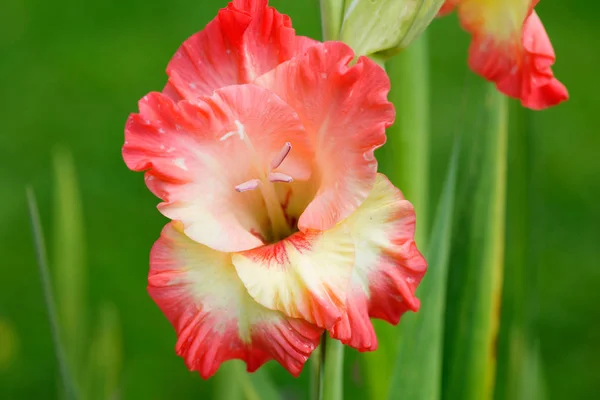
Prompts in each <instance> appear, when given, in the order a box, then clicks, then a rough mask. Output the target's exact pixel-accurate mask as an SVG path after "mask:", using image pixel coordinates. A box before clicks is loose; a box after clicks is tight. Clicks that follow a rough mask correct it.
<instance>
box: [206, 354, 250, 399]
mask: <svg viewBox="0 0 600 400" xmlns="http://www.w3.org/2000/svg"><path fill="white" fill-rule="evenodd" d="M245 373H246V372H245V371H244V365H243V362H241V361H240V360H230V361H227V362H226V363H223V364H222V365H221V367H220V368H219V371H218V372H217V374H216V375H215V379H214V381H215V388H214V396H213V397H212V398H213V399H215V400H242V399H243V398H244V388H243V381H244V379H245V378H244V374H245Z"/></svg>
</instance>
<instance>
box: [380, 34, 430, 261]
mask: <svg viewBox="0 0 600 400" xmlns="http://www.w3.org/2000/svg"><path fill="white" fill-rule="evenodd" d="M386 70H387V72H388V75H389V76H390V81H391V84H392V89H391V91H390V96H389V98H390V101H391V102H392V103H393V104H394V107H395V108H396V122H395V123H394V125H393V126H391V127H390V128H389V129H388V130H387V136H388V140H387V143H386V145H385V146H383V147H382V148H381V153H382V155H383V166H382V171H383V172H384V173H385V174H386V175H387V176H388V177H389V178H390V180H391V181H392V183H394V185H396V186H397V187H398V188H400V190H402V193H404V195H405V196H406V198H407V199H408V200H409V201H410V202H411V203H412V204H413V206H414V207H415V210H416V213H417V232H416V240H417V244H418V246H419V249H421V251H423V250H425V249H424V246H425V245H426V243H427V242H428V238H427V231H428V229H429V218H428V215H427V214H428V208H429V204H428V201H427V199H428V198H429V191H428V187H429V153H430V143H429V135H430V133H429V131H430V125H429V119H430V109H429V104H430V98H429V93H430V88H429V54H428V43H427V35H426V34H424V35H422V36H421V37H420V38H419V39H418V40H416V41H415V42H414V43H413V44H412V45H411V46H410V47H409V48H407V49H406V50H405V51H403V52H402V53H401V54H399V55H398V56H397V57H395V58H393V59H391V60H390V61H388V62H387V64H386Z"/></svg>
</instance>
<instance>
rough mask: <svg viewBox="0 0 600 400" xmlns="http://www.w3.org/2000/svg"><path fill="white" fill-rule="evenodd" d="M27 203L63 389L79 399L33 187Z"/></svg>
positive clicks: (28, 190)
mask: <svg viewBox="0 0 600 400" xmlns="http://www.w3.org/2000/svg"><path fill="white" fill-rule="evenodd" d="M27 203H28V206H29V217H30V220H31V230H32V233H33V241H34V245H35V254H36V257H37V263H38V270H39V274H40V280H41V282H42V292H43V294H44V302H45V304H46V310H47V312H48V320H49V322H50V330H51V334H52V342H53V344H54V351H55V352H56V358H57V361H58V368H59V372H60V377H61V381H62V389H63V390H64V395H65V397H66V399H67V400H71V399H77V398H78V397H77V389H76V382H75V380H74V379H73V375H72V374H71V369H70V368H69V364H68V362H67V357H66V354H65V348H64V346H63V343H62V337H61V332H60V325H59V322H58V317H57V313H56V303H55V302H54V293H53V291H52V282H51V278H50V271H49V270H48V262H47V257H46V244H45V241H44V234H43V230H42V224H41V222H40V215H39V212H38V208H37V202H36V199H35V194H34V192H33V189H32V188H30V187H28V188H27Z"/></svg>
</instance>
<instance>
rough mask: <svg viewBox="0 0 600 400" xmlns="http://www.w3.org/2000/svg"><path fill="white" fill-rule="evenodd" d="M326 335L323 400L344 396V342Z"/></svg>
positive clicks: (337, 399)
mask: <svg viewBox="0 0 600 400" xmlns="http://www.w3.org/2000/svg"><path fill="white" fill-rule="evenodd" d="M324 335H326V339H325V345H324V346H323V349H322V350H321V351H322V352H323V353H322V354H323V364H324V365H323V367H322V368H323V380H322V395H321V400H342V399H343V398H344V344H343V343H342V342H340V341H339V340H335V339H332V338H331V337H330V336H329V335H327V334H324Z"/></svg>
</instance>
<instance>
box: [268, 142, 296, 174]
mask: <svg viewBox="0 0 600 400" xmlns="http://www.w3.org/2000/svg"><path fill="white" fill-rule="evenodd" d="M291 150H292V144H291V143H290V142H286V143H285V144H284V145H283V148H282V149H281V151H280V152H279V154H278V155H277V157H275V158H274V159H273V161H271V169H275V168H277V167H279V166H280V165H281V163H282V162H283V160H285V158H286V157H287V155H288V154H290V151H291Z"/></svg>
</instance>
